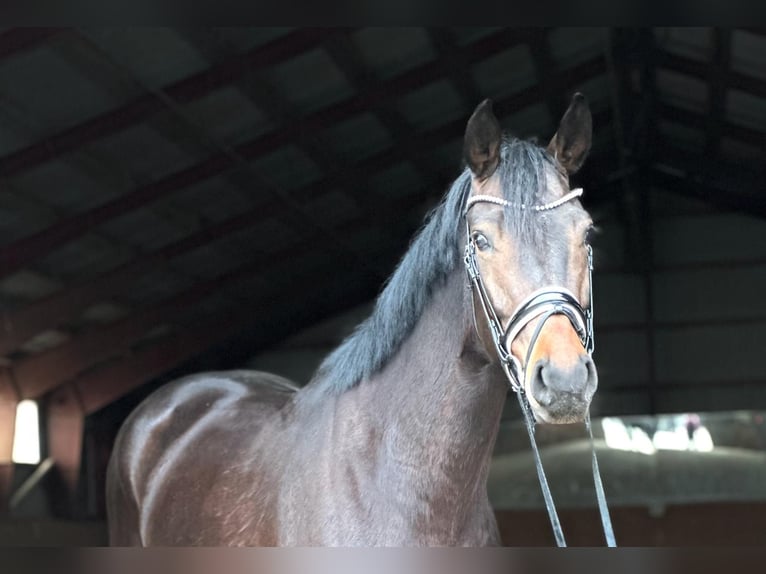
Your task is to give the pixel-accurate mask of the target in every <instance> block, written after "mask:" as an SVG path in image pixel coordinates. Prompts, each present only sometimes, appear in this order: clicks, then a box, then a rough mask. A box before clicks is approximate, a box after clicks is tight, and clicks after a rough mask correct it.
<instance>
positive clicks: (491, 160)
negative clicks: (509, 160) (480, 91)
mask: <svg viewBox="0 0 766 574" xmlns="http://www.w3.org/2000/svg"><path fill="white" fill-rule="evenodd" d="M502 134H503V130H502V129H501V128H500V122H498V121H497V118H496V117H495V114H493V113H492V101H491V100H484V101H483V102H482V103H480V104H479V105H478V106H476V109H475V110H474V112H473V114H472V115H471V117H470V119H469V120H468V125H467V126H466V129H465V140H464V141H463V155H464V156H465V161H466V163H467V164H468V167H470V168H471V171H472V172H473V173H474V175H475V176H476V177H477V178H479V179H486V178H488V177H489V176H490V175H492V174H493V173H494V172H495V169H496V168H497V164H498V163H499V161H500V140H501V139H502Z"/></svg>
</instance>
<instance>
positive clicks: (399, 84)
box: [0, 30, 539, 277]
mask: <svg viewBox="0 0 766 574" xmlns="http://www.w3.org/2000/svg"><path fill="white" fill-rule="evenodd" d="M527 35H528V32H524V31H518V30H514V31H513V33H511V32H508V31H505V32H499V33H496V34H494V35H492V36H490V37H487V38H483V39H481V40H478V41H477V42H475V43H474V44H471V45H470V46H467V47H466V48H464V51H465V53H466V57H467V58H468V59H469V60H470V61H477V60H481V59H484V58H486V57H488V56H489V55H491V54H494V53H496V52H500V51H502V50H504V49H507V48H509V47H510V46H512V45H515V44H516V43H519V42H522V41H525V40H526V37H527ZM448 70H449V62H448V61H443V60H436V61H433V62H429V63H428V64H425V65H423V66H420V67H418V68H415V69H412V70H408V71H407V72H404V73H402V74H400V75H398V76H395V77H394V78H391V79H388V80H386V81H384V82H380V83H378V84H376V85H375V86H374V87H371V89H370V90H369V91H367V92H364V93H362V94H357V95H355V96H352V97H350V98H348V99H346V100H343V101H341V102H338V103H336V104H332V105H330V106H328V107H326V108H323V109H321V110H318V111H316V112H313V113H311V114H309V115H308V116H306V117H304V118H301V119H299V120H296V121H294V122H290V123H288V124H285V125H282V126H281V127H280V128H279V129H277V130H275V131H272V132H269V133H267V134H265V135H262V136H259V137H257V138H255V139H253V140H250V141H246V142H244V143H241V144H239V145H238V146H236V147H234V148H233V151H234V153H235V154H236V155H238V156H241V157H243V158H245V159H246V160H247V161H252V160H255V159H256V158H258V157H260V156H262V155H264V154H267V153H271V152H273V151H274V149H275V148H276V147H278V146H281V145H284V144H286V143H289V142H291V141H292V140H293V139H295V138H300V137H301V134H303V133H304V132H306V131H312V130H318V129H322V128H323V127H327V126H330V125H332V124H333V123H336V122H339V121H341V120H343V119H346V118H348V117H351V116H353V115H354V114H356V113H359V112H360V111H361V110H364V109H368V108H371V107H374V106H375V105H376V104H377V103H378V102H382V101H388V100H390V99H392V98H395V97H399V96H401V95H403V94H405V93H407V92H408V91H410V90H413V89H415V88H416V87H419V86H423V85H426V84H428V83H429V82H430V81H433V80H435V79H437V78H439V77H442V76H443V75H444V74H445V73H447V72H448ZM538 92H539V89H538V90H536V91H535V92H534V95H533V96H532V97H534V96H536V95H538ZM174 99H175V98H174ZM155 100H157V98H155V97H154V96H152V97H151V102H152V103H151V105H152V106H153V105H160V104H155V103H153V102H155ZM157 101H159V102H160V103H161V104H162V105H164V103H163V102H161V101H160V100H157ZM236 165H237V162H236V160H235V159H234V158H233V157H232V154H230V153H224V152H222V153H217V154H214V155H212V156H210V157H208V158H207V159H206V160H203V161H202V162H200V163H197V164H195V165H192V166H190V167H187V168H185V169H182V170H180V171H176V172H174V173H171V174H168V175H166V176H164V177H162V178H160V179H159V180H156V181H154V182H152V183H150V184H147V185H144V186H141V187H139V188H137V189H134V190H133V191H130V192H127V193H125V194H123V195H122V196H120V197H118V198H116V199H114V200H111V201H109V202H106V203H104V204H102V205H99V206H97V207H94V208H92V209H88V210H85V211H82V212H79V213H76V214H74V215H72V216H69V217H66V218H63V219H61V220H59V221H57V222H56V223H54V224H52V225H51V226H49V227H48V228H46V229H44V230H43V231H40V232H39V233H36V234H33V235H30V236H27V237H25V238H22V239H20V240H18V241H15V242H13V243H11V244H10V245H6V246H4V247H1V248H0V277H4V276H7V275H9V274H11V273H13V272H15V271H17V270H18V269H21V268H22V267H24V266H25V265H27V264H29V263H30V262H31V261H34V260H36V259H38V258H40V257H42V256H44V255H46V254H47V253H49V252H51V251H52V250H54V249H56V248H57V247H60V246H61V245H62V244H65V243H68V242H70V241H72V240H74V239H76V238H77V237H81V236H82V235H84V234H85V233H87V232H89V231H90V230H92V229H94V228H96V227H98V226H99V225H101V224H103V223H105V222H107V221H110V220H111V219H114V218H115V217H118V216H120V215H123V214H125V213H128V212H130V211H133V210H135V209H138V208H139V207H141V206H143V205H146V204H148V203H150V202H152V201H155V200H157V199H159V198H160V197H163V196H166V195H168V194H170V193H173V192H176V191H179V190H181V189H184V188H187V187H189V186H191V185H193V184H196V183H199V182H201V181H204V180H206V179H209V178H211V177H214V176H217V175H219V174H221V173H224V172H226V171H227V170H229V169H232V168H233V167H235V166H236ZM0 173H3V169H2V162H0Z"/></svg>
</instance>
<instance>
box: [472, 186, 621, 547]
mask: <svg viewBox="0 0 766 574" xmlns="http://www.w3.org/2000/svg"><path fill="white" fill-rule="evenodd" d="M582 193H583V190H582V189H580V188H578V189H574V190H572V191H571V192H570V193H568V194H566V195H564V196H563V197H561V198H560V199H558V200H556V201H553V202H550V203H547V204H544V205H534V206H523V205H522V206H520V207H521V208H522V209H530V210H533V211H538V212H539V211H548V210H551V209H555V208H556V207H559V206H561V205H563V204H564V203H566V202H568V201H570V200H572V199H574V198H576V197H579V196H580V195H582ZM481 202H484V203H494V204H496V205H502V206H507V205H510V202H508V201H506V200H504V199H500V198H497V197H494V196H490V195H474V196H472V197H470V198H469V199H468V200H467V202H466V206H465V209H464V217H465V220H466V221H465V228H466V245H465V256H464V263H465V267H466V271H467V272H468V279H469V283H470V285H471V288H472V289H473V290H474V293H475V294H476V298H477V299H478V300H479V303H480V305H481V308H482V311H483V313H484V317H485V319H486V321H487V325H488V327H489V331H490V333H491V336H492V343H493V346H494V348H495V352H496V353H497V356H498V359H499V360H500V365H501V366H502V368H503V371H504V372H505V375H506V377H507V379H508V385H509V387H510V389H511V390H512V391H514V393H515V394H516V396H517V398H518V400H519V405H520V406H521V410H522V413H523V414H524V420H525V426H526V428H527V433H528V434H529V439H530V442H531V445H532V450H533V453H534V456H535V463H536V466H537V475H538V479H539V481H540V487H541V489H542V491H543V497H544V499H545V505H546V509H547V510H548V516H549V518H550V521H551V525H552V527H553V533H554V536H555V537H556V543H557V545H558V546H560V547H563V546H566V540H565V539H564V533H563V531H562V529H561V523H560V522H559V518H558V514H557V513H556V507H555V505H554V503H553V496H552V495H551V492H550V488H549V486H548V480H547V478H546V477H545V471H544V470H543V466H542V461H541V460H540V453H539V452H538V449H537V443H536V441H535V438H534V432H535V422H534V413H533V412H532V408H531V407H530V405H529V401H528V399H527V397H526V392H525V391H524V380H525V372H526V368H527V367H528V366H529V359H530V357H531V355H532V350H533V349H534V347H535V344H536V343H537V339H538V337H539V336H540V332H541V331H542V328H543V325H544V324H545V322H546V321H547V320H548V319H549V318H550V317H552V316H553V315H564V316H565V317H567V318H568V319H569V322H570V323H571V324H572V326H573V327H574V329H575V332H576V333H577V335H578V336H579V338H580V341H581V342H582V344H583V347H584V348H585V350H586V352H587V353H588V354H589V355H592V354H593V350H594V348H595V339H594V335H593V250H592V249H591V246H590V245H586V248H587V250H588V288H589V290H590V295H589V306H588V308H587V309H585V308H583V307H582V305H580V302H579V301H578V300H577V297H575V295H574V294H573V293H572V292H571V291H569V290H568V289H566V288H564V287H561V286H555V285H552V286H548V287H543V288H541V289H538V290H537V291H535V292H533V293H531V294H530V295H529V296H527V297H526V298H525V299H524V300H523V301H522V302H521V303H520V304H519V306H518V307H517V308H516V310H515V311H514V312H513V314H512V315H511V317H510V319H509V321H508V324H507V325H506V326H505V328H503V326H502V323H501V321H500V319H499V317H498V316H497V313H496V311H495V308H494V306H493V305H492V301H491V299H490V297H489V293H488V292H487V289H486V287H485V286H484V281H483V280H482V277H481V273H480V271H479V265H478V262H477V260H476V243H475V241H474V239H473V237H472V236H471V231H470V229H469V226H468V217H467V215H468V210H469V209H470V208H471V206H473V205H475V204H476V203H481ZM538 318H539V321H538V323H537V325H536V327H535V330H534V332H533V334H532V337H531V339H530V341H529V346H528V348H527V355H526V357H525V360H524V363H523V364H522V362H521V361H520V360H519V359H518V357H516V356H515V355H514V354H513V352H512V351H511V344H512V343H513V341H514V340H515V339H516V337H517V336H518V334H519V333H520V332H521V331H522V330H523V329H524V327H526V326H527V325H528V324H529V323H531V322H532V321H534V320H535V319H538ZM475 319H476V311H475V308H474V321H475ZM477 333H478V326H477ZM479 336H480V335H479ZM585 425H586V428H587V430H588V435H589V437H590V442H591V454H592V467H593V480H594V484H595V487H596V498H597V499H598V507H599V512H600V514H601V523H602V526H603V528H604V536H605V538H606V542H607V545H608V546H616V545H617V544H616V542H615V538H614V532H613V530H612V523H611V518H610V517H609V509H608V507H607V504H606V496H605V494H604V487H603V484H602V482H601V475H600V472H599V469H598V460H597V458H596V451H595V448H594V447H593V433H592V430H591V424H590V413H589V412H588V413H587V414H586V418H585Z"/></svg>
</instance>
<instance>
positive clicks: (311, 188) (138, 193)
mask: <svg viewBox="0 0 766 574" xmlns="http://www.w3.org/2000/svg"><path fill="white" fill-rule="evenodd" d="M604 70H605V63H604V60H603V58H600V57H597V58H593V59H591V60H589V61H586V62H583V63H582V64H580V65H578V66H576V67H575V68H573V69H572V70H570V74H569V75H568V76H567V85H568V86H576V85H578V84H580V83H581V82H583V81H585V80H587V79H589V78H592V77H594V76H596V75H599V74H600V73H603V72H604ZM407 74H409V73H407ZM541 95H542V91H541V88H540V87H539V86H532V87H530V88H528V89H526V90H523V91H521V92H518V93H516V94H513V95H511V96H508V97H506V98H503V99H502V100H499V101H498V102H496V104H495V106H494V109H495V112H496V114H497V115H498V117H501V118H502V117H504V116H506V115H509V114H511V113H515V112H518V111H519V110H520V109H523V108H524V107H526V106H528V105H530V104H532V103H534V102H535V101H537V99H538V98H539V97H540V96H541ZM464 127H465V121H464V120H463V119H459V120H455V121H453V122H450V123H449V124H446V125H443V126H440V127H438V128H436V129H434V130H431V131H429V132H426V133H425V134H422V135H420V136H414V137H412V138H409V139H408V140H407V141H406V143H404V144H402V145H399V147H395V148H390V149H388V150H385V151H383V152H381V153H380V154H377V155H376V156H374V157H372V158H368V159H365V160H362V161H361V162H359V163H357V164H356V165H355V166H353V167H351V168H349V169H345V168H343V166H340V168H339V169H338V170H337V171H336V173H334V174H331V175H330V176H328V177H327V178H325V179H324V180H322V181H320V182H317V183H312V184H309V185H308V186H305V187H304V188H303V189H302V190H299V191H298V192H295V193H294V195H295V197H296V200H298V201H300V200H301V199H304V198H306V197H313V196H314V195H315V194H316V193H321V191H322V190H323V189H328V188H330V187H333V186H335V185H337V184H338V182H340V181H342V180H347V179H348V178H349V177H359V178H365V179H366V178H368V177H369V176H370V174H371V173H372V172H376V171H379V170H382V169H385V168H387V167H390V166H391V165H393V164H394V163H396V162H397V161H401V160H402V159H405V158H407V157H409V156H411V155H417V154H422V153H426V152H427V151H428V150H430V149H431V147H432V146H434V145H438V144H440V143H443V142H444V141H448V139H449V138H450V137H458V136H460V135H461V134H462V132H463V129H464ZM257 141H259V142H262V140H261V139H259V140H257ZM261 145H262V143H261V144H259V145H258V150H259V151H263V150H260V147H261ZM241 152H242V153H243V155H245V156H246V157H248V158H251V159H252V157H251V155H250V154H251V153H252V152H253V150H252V149H251V144H250V143H246V144H244V145H243V146H242V148H241ZM234 163H235V162H234V160H233V159H231V158H230V157H229V156H226V155H224V154H217V155H215V156H213V157H211V158H209V159H208V160H206V161H204V162H202V163H200V164H197V165H194V166H192V167H190V168H186V169H184V170H181V171H180V172H175V173H173V174H170V175H169V176H166V177H165V178H162V179H161V180H159V181H157V182H154V183H152V184H149V185H147V186H143V187H141V188H139V189H137V190H135V191H134V192H130V193H128V194H127V195H125V196H122V197H120V198H118V199H116V200H114V201H111V202H109V203H106V204H104V205H102V206H99V207H97V208H94V209H91V210H88V211H86V212H83V213H79V214H76V215H74V216H72V217H69V218H65V219H63V220H61V221H59V222H58V223H56V224H54V225H53V226H52V227H49V228H48V229H46V230H44V231H42V232H40V233H38V234H36V235H32V236H29V237H27V238H25V239H22V240H20V241H17V242H15V243H13V244H11V245H9V246H6V247H4V248H0V262H3V264H4V266H3V268H2V269H0V276H3V275H8V274H10V273H11V272H12V271H13V270H16V269H18V268H20V267H22V266H23V265H24V264H26V263H28V262H29V261H30V260H33V259H35V258H36V257H40V256H42V255H43V254H45V253H47V252H49V251H51V250H53V249H54V248H56V247H58V246H60V245H61V244H62V243H65V242H68V241H71V240H73V239H75V238H76V237H79V236H81V235H82V234H83V233H85V232H87V231H88V230H89V229H92V228H94V227H96V226H97V225H99V224H101V223H104V222H105V221H108V220H110V219H112V218H114V217H117V216H118V215H122V214H124V213H126V212H128V211H130V210H133V209H137V208H138V207H140V206H142V205H144V204H147V203H149V202H152V201H154V200H156V199H158V198H159V197H161V196H163V195H166V194H168V193H171V192H174V191H178V190H179V189H182V188H185V187H186V186H189V185H191V184H193V183H198V182H199V181H201V180H203V179H207V178H209V177H213V176H215V175H217V174H219V173H221V172H222V171H225V169H227V168H230V167H232V166H233V165H234Z"/></svg>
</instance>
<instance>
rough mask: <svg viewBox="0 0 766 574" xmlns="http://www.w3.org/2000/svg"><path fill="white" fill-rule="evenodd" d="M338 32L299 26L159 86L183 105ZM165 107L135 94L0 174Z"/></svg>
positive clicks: (15, 157)
mask: <svg viewBox="0 0 766 574" xmlns="http://www.w3.org/2000/svg"><path fill="white" fill-rule="evenodd" d="M337 33H338V31H333V30H323V29H314V28H308V29H301V30H297V31H295V32H291V33H290V34H287V35H286V36H284V37H282V38H278V39H277V40H274V41H273V42H270V43H268V44H266V45H265V46H259V47H257V48H254V49H253V50H251V51H249V52H246V53H245V54H242V55H240V56H237V57H233V58H231V59H229V60H226V61H225V62H221V63H220V64H216V65H215V66H212V67H210V68H208V69H207V70H204V71H202V72H199V73H197V74H194V75H192V76H190V77H188V78H185V79H182V80H179V81H177V82H175V83H173V84H171V85H169V86H167V87H165V88H164V89H163V92H164V94H165V95H166V96H168V97H169V98H171V99H172V100H174V101H175V102H178V103H180V104H185V103H189V102H192V101H194V100H196V99H199V98H201V97H203V96H205V95H207V94H209V93H211V92H213V91H215V90H217V89H219V88H221V87H224V86H226V85H228V84H230V83H232V82H234V81H236V80H237V79H238V78H240V77H241V76H243V75H244V74H246V73H247V71H248V70H250V69H252V68H254V67H266V66H273V65H275V64H278V63H280V62H283V61H285V60H287V59H289V58H291V57H293V56H296V55H298V54H301V53H303V52H305V51H308V50H310V49H311V48H314V47H316V46H318V45H319V44H320V42H321V41H322V39H324V38H325V37H327V36H328V35H331V34H337ZM164 109H165V104H164V102H163V101H162V99H160V98H158V97H157V96H155V95H154V94H145V95H142V96H139V97H137V98H135V99H133V100H131V101H130V102H128V103H127V104H125V105H124V106H122V107H119V108H117V109H114V110H110V111H108V112H105V113H103V114H100V115H97V116H95V117H93V118H91V119H90V120H88V121H86V122H84V123H81V124H77V125H75V126H72V127H71V128H68V129H65V130H63V131H60V132H58V133H57V134H55V135H53V136H51V137H49V138H47V139H45V140H42V141H39V142H37V143H34V144H31V145H29V146H27V147H25V148H22V149H20V150H17V151H15V152H13V153H10V154H8V155H6V156H4V157H1V158H0V174H2V175H4V176H5V177H10V176H13V175H16V174H18V173H21V172H23V171H25V170H28V169H31V168H33V167H35V166H38V165H40V164H41V163H44V162H46V161H51V160H52V159H55V158H56V157H59V156H61V155H63V154H64V153H68V152H71V151H73V150H75V149H77V148H80V147H82V146H84V145H86V144H88V143H91V142H93V141H95V140H97V139H99V138H103V137H105V136H108V135H111V134H114V133H117V132H119V131H121V130H124V129H126V128H128V127H130V126H132V125H135V124H137V123H139V122H141V121H143V120H146V119H147V118H149V117H151V116H152V115H154V114H156V113H158V112H160V111H162V110H164Z"/></svg>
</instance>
